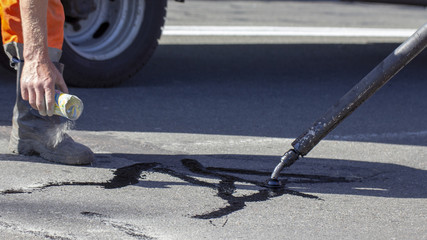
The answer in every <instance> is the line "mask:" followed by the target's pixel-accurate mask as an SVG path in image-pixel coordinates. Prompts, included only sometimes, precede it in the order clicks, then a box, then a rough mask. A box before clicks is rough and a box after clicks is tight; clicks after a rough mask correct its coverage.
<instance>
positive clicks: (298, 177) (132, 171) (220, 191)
mask: <svg viewBox="0 0 427 240" xmlns="http://www.w3.org/2000/svg"><path fill="white" fill-rule="evenodd" d="M181 163H182V165H183V166H184V167H185V168H186V169H187V170H188V171H187V172H186V173H183V172H177V171H175V170H173V169H171V168H170V167H165V166H163V165H162V164H160V163H155V162H152V163H138V164H134V165H130V166H126V167H122V168H118V169H117V170H115V171H114V177H113V178H112V179H111V180H110V181H107V182H54V183H47V184H45V185H43V186H42V187H39V188H37V189H38V190H43V189H46V188H50V187H58V186H100V187H103V188H105V189H115V188H122V187H126V186H129V185H133V184H137V183H139V182H140V181H141V180H142V178H141V176H143V174H144V172H158V173H163V174H168V175H170V176H172V177H176V178H179V179H181V180H183V181H185V182H187V183H189V184H193V185H197V186H201V187H207V188H211V189H214V190H215V191H217V194H216V196H217V197H219V198H221V199H223V200H225V201H227V203H228V205H227V206H225V207H223V208H220V209H217V210H213V211H211V212H208V213H204V214H199V215H195V216H192V217H193V218H199V219H214V218H220V217H223V216H227V215H229V214H231V213H233V212H236V211H239V210H242V209H243V208H244V207H245V206H246V203H248V202H262V201H267V200H269V199H271V198H274V197H279V196H282V195H285V194H290V195H294V196H299V197H302V198H307V199H314V200H322V199H321V198H319V197H317V196H315V195H311V194H306V193H301V192H298V191H295V190H291V189H288V188H286V186H285V184H284V185H282V187H280V188H275V189H271V188H268V187H267V183H266V181H264V182H262V181H256V180H251V179H248V178H249V177H250V176H257V177H260V176H261V177H263V178H264V177H265V179H267V178H269V176H270V174H271V173H270V172H262V171H254V170H247V169H236V168H216V167H205V166H203V165H202V164H201V163H200V162H198V161H197V160H194V159H182V160H181ZM236 175H239V176H245V177H248V178H243V177H237V176H236ZM197 176H199V177H209V178H216V179H218V180H219V183H210V182H206V181H202V180H199V179H197ZM281 179H287V180H286V183H308V184H314V183H332V182H333V183H340V182H341V183H342V182H352V181H351V180H348V179H346V178H344V177H329V176H322V175H306V174H281ZM236 183H246V184H250V185H253V186H257V189H258V190H257V191H255V193H252V194H247V195H243V196H242V195H240V196H236V194H235V193H236V191H237V190H238V189H237V187H236ZM37 189H35V190H37ZM22 193H28V194H31V193H32V190H5V191H2V192H0V194H2V195H6V194H22Z"/></svg>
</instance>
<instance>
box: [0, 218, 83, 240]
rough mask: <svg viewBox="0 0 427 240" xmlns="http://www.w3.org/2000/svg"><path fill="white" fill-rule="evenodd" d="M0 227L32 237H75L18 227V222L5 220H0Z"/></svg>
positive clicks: (58, 239)
mask: <svg viewBox="0 0 427 240" xmlns="http://www.w3.org/2000/svg"><path fill="white" fill-rule="evenodd" d="M0 229H7V230H10V231H14V232H18V233H20V234H25V235H31V236H33V237H44V238H46V239H50V240H72V239H75V238H70V237H64V236H59V235H57V234H54V233H49V232H46V231H36V230H29V229H25V228H23V227H20V226H19V225H18V224H13V223H8V222H5V221H0Z"/></svg>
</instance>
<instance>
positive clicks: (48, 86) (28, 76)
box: [20, 0, 68, 116]
mask: <svg viewBox="0 0 427 240" xmlns="http://www.w3.org/2000/svg"><path fill="white" fill-rule="evenodd" d="M47 9H48V0H21V1H20V10H21V21H22V32H23V37H24V68H23V70H22V75H21V94H22V98H23V99H24V100H26V101H28V102H29V103H30V105H31V107H33V108H34V109H37V110H38V111H39V113H40V114H41V115H43V116H44V115H49V116H52V115H53V107H54V101H55V99H54V98H55V85H56V86H58V88H59V89H60V90H61V91H62V92H66V93H68V89H67V86H66V84H65V82H64V79H63V77H62V75H61V73H60V72H59V71H58V70H57V69H56V67H55V66H54V65H53V63H52V62H51V60H50V58H49V54H48V44H47Z"/></svg>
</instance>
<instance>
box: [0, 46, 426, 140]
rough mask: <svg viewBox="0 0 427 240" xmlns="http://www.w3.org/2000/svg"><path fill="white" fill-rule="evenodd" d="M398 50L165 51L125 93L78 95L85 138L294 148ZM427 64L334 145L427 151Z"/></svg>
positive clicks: (395, 82) (10, 94)
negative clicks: (194, 137) (197, 139)
mask: <svg viewBox="0 0 427 240" xmlns="http://www.w3.org/2000/svg"><path fill="white" fill-rule="evenodd" d="M397 46H398V44H388V43H377V44H236V45H160V46H159V48H158V50H157V51H156V53H155V55H154V56H153V58H152V60H151V61H150V62H149V63H148V65H147V66H146V67H145V68H144V69H143V70H142V71H141V72H140V73H139V74H138V75H136V76H135V77H133V78H132V79H130V80H129V81H128V82H125V83H124V84H123V85H121V86H118V87H116V88H108V89H75V88H74V89H71V92H72V93H74V94H76V95H78V96H79V97H80V98H82V99H83V101H84V103H85V113H84V114H83V116H82V117H81V119H79V120H78V121H77V125H76V128H77V129H78V130H87V131H132V132H177V133H202V134H220V135H243V136H267V137H283V138H295V137H297V136H299V135H300V134H301V133H302V132H303V131H305V130H306V128H307V127H309V126H310V125H311V124H312V122H314V121H315V120H316V119H317V118H318V117H320V116H321V115H322V114H323V113H324V112H325V111H326V110H327V109H328V108H329V107H330V106H331V105H332V104H334V103H335V102H336V101H337V100H338V99H339V98H340V97H341V96H342V95H343V94H344V93H346V92H347V91H348V90H349V89H350V88H351V87H352V86H353V85H354V84H356V83H357V82H358V81H359V80H360V79H361V78H362V77H363V76H365V75H366V74H367V73H368V72H369V71H370V70H371V69H372V68H373V67H374V66H375V65H377V64H378V63H379V62H380V61H381V60H382V59H383V58H384V57H385V56H387V55H388V54H389V53H390V52H392V51H393V50H394V49H395V48H396V47H397ZM426 62H427V54H426V53H422V54H421V55H420V56H419V57H418V58H416V59H415V60H414V61H413V62H412V63H411V64H410V65H409V66H407V68H405V69H403V70H402V72H401V73H399V74H398V75H397V76H396V77H395V78H394V79H392V80H391V82H390V83H388V84H387V85H386V86H385V87H384V88H383V89H381V90H380V91H379V92H378V93H376V95H374V96H373V97H372V98H371V99H370V100H368V102H366V103H365V104H364V105H362V106H361V107H360V108H359V109H358V110H356V112H355V113H354V114H353V115H352V116H350V117H349V118H348V119H346V120H345V121H344V122H343V123H342V124H341V125H340V126H339V127H338V128H337V129H335V130H334V131H333V132H332V133H331V135H334V137H335V138H334V139H340V140H354V141H359V140H363V141H373V142H384V143H396V144H411V145H422V146H426V145H427V128H426V126H425V119H426V117H427V108H426V104H427V100H426V98H425V97H424V96H425V95H426V90H425V89H427V81H425V76H426V75H427V68H426V67H425V65H426V64H425V63H426ZM8 78H9V77H8ZM8 78H2V79H1V80H0V84H1V85H2V88H1V89H0V100H1V101H2V102H6V103H10V104H5V105H3V104H2V105H0V124H1V125H10V118H11V109H12V104H13V99H14V91H15V90H14V83H13V82H12V83H11V82H10V81H11V80H10V79H8ZM372 136H374V137H373V138H371V137H372Z"/></svg>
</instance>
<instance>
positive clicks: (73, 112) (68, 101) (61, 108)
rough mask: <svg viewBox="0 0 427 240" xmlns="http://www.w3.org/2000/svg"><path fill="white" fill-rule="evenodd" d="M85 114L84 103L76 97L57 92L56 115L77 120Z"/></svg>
mask: <svg viewBox="0 0 427 240" xmlns="http://www.w3.org/2000/svg"><path fill="white" fill-rule="evenodd" d="M82 112H83V102H82V101H81V100H80V99H79V98H78V97H77V96H74V95H70V94H66V93H62V92H60V91H56V92H55V111H54V114H56V115H59V116H62V117H66V118H68V119H70V120H77V119H78V118H79V117H80V115H81V114H82Z"/></svg>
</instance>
